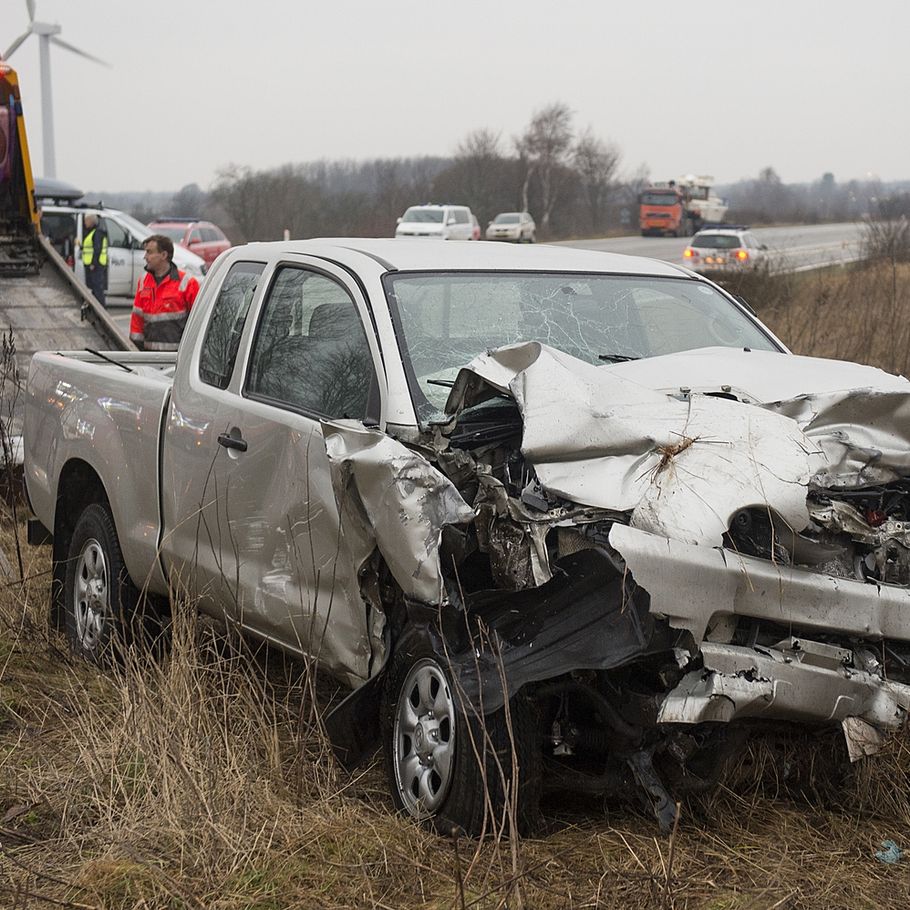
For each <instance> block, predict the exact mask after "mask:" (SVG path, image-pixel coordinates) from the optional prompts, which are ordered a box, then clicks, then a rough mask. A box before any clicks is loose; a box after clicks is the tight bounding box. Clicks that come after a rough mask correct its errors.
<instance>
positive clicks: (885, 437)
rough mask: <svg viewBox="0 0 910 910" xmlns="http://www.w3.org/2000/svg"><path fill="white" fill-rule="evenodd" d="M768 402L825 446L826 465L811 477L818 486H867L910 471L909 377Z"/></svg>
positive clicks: (770, 407)
mask: <svg viewBox="0 0 910 910" xmlns="http://www.w3.org/2000/svg"><path fill="white" fill-rule="evenodd" d="M884 375H886V376H887V374H884ZM891 378H892V379H895V380H896V379H897V378H898V377H891ZM764 407H765V408H766V409H767V410H771V411H774V412H775V413H777V414H783V415H786V416H787V417H790V418H792V419H793V420H794V421H796V423H798V424H799V426H800V427H801V428H802V430H803V432H804V433H805V434H806V436H808V437H809V438H810V439H812V440H813V442H815V443H816V445H818V446H819V447H820V448H821V450H822V451H823V452H824V455H825V465H824V467H823V468H822V469H821V470H819V471H818V472H817V473H816V474H815V476H814V477H813V478H812V483H813V485H814V486H818V487H825V488H837V487H840V488H851V487H863V486H869V485H871V484H880V483H890V482H892V481H894V480H897V479H898V478H900V477H906V476H907V475H908V474H910V383H908V382H907V381H906V380H903V379H901V385H900V386H899V387H898V388H885V389H879V388H860V389H849V390H846V391H837V392H828V393H825V394H819V395H800V396H798V397H796V398H791V399H790V400H789V401H781V402H777V403H774V404H768V405H765V406H764Z"/></svg>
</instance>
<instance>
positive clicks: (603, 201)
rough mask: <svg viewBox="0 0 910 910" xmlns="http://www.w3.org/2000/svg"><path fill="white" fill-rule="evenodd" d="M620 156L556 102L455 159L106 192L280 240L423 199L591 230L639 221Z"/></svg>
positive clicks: (821, 207)
mask: <svg viewBox="0 0 910 910" xmlns="http://www.w3.org/2000/svg"><path fill="white" fill-rule="evenodd" d="M620 162H621V153H620V150H619V147H618V146H617V145H616V144H615V143H614V142H612V141H609V140H606V139H604V138H602V137H600V136H598V135H596V133H595V132H594V131H593V129H592V128H590V127H587V128H581V129H580V128H578V126H577V125H576V123H575V118H574V114H573V112H572V110H571V108H570V107H569V106H568V105H567V104H566V103H564V102H562V101H556V102H553V103H551V104H548V105H546V106H544V107H542V108H540V109H539V110H537V111H535V112H534V114H533V115H532V117H531V118H530V120H529V122H528V124H527V125H526V127H525V128H524V129H523V130H522V132H521V133H520V134H519V135H517V136H512V137H504V136H503V135H502V134H501V133H499V132H496V131H494V130H491V129H488V128H481V129H475V130H473V131H472V132H470V133H468V134H467V135H466V136H465V137H464V139H463V140H462V141H461V142H460V143H459V144H458V147H457V148H456V150H455V153H454V155H452V156H450V157H441V156H415V157H406V158H375V159H370V160H365V161H354V160H323V161H315V162H306V163H300V164H285V165H282V166H280V167H276V168H270V169H265V170H256V169H253V168H251V167H248V166H243V165H230V166H228V167H226V168H224V169H223V170H222V171H221V172H220V173H219V174H218V176H217V178H216V180H215V182H214V184H213V186H212V187H211V189H210V190H208V191H203V190H202V189H200V188H199V187H198V186H197V185H195V184H191V185H189V186H186V187H184V188H183V189H181V190H180V191H179V192H178V193H176V194H174V195H173V197H171V198H170V201H169V203H168V204H166V205H162V202H161V195H160V194H156V195H155V196H154V197H152V196H151V195H149V197H148V198H146V199H143V198H142V196H141V194H108V195H107V196H106V197H105V201H106V202H107V204H109V205H113V206H115V207H123V208H128V209H130V210H131V211H132V212H133V214H134V215H136V217H138V218H140V219H142V220H152V219H153V218H155V217H156V216H158V215H160V214H163V213H169V214H172V215H196V216H199V217H204V218H207V219H210V220H212V221H216V222H218V223H219V224H221V225H222V227H223V228H224V229H225V230H226V231H227V232H228V234H229V235H230V236H231V239H232V240H234V241H236V242H243V241H248V240H277V239H281V238H282V237H283V236H285V233H287V235H288V236H290V237H291V238H294V239H301V238H306V237H320V236H321V237H327V236H362V237H383V236H392V235H393V234H394V232H395V225H396V220H397V219H398V217H399V216H401V214H402V213H403V212H404V210H405V209H406V208H407V207H408V206H410V205H415V204H421V203H428V202H448V203H456V204H462V205H468V206H470V208H471V210H472V211H473V212H474V214H475V215H477V217H478V219H479V220H480V222H481V225H482V226H486V224H487V222H488V221H490V220H491V219H492V218H493V217H495V215H496V214H497V213H499V212H504V211H518V210H521V211H528V212H530V213H531V214H532V215H533V216H534V218H535V220H536V221H537V226H538V237H539V238H541V239H560V238H568V237H591V236H600V235H604V234H609V233H615V234H623V233H635V232H636V231H637V229H638V195H639V193H640V191H641V189H642V188H643V187H644V186H645V185H647V184H648V183H649V182H650V174H649V171H648V168H647V166H641V167H639V168H638V169H637V170H636V171H635V172H634V173H632V174H631V175H628V174H627V175H621V174H620V171H619V167H620ZM685 166H686V163H683V167H685ZM683 167H681V168H680V172H681V173H682V172H683ZM675 176H678V175H677V174H661V175H656V179H659V180H666V179H669V178H672V177H675ZM715 189H716V191H717V192H718V193H719V194H720V195H721V196H723V197H725V198H726V199H727V201H728V204H729V209H728V212H727V220H728V221H731V222H745V223H749V224H771V223H782V222H783V223H787V222H790V223H815V222H824V221H850V220H856V219H859V218H864V217H884V218H893V217H899V216H900V215H910V190H908V185H893V184H892V185H884V184H883V183H882V182H881V181H879V180H877V179H871V178H870V179H868V180H864V181H861V180H850V181H849V182H846V183H838V182H837V180H836V179H835V177H834V174H832V173H830V172H827V173H824V174H823V175H822V176H821V177H820V178H819V179H818V180H816V181H813V182H811V183H791V184H787V183H784V182H783V180H782V179H781V177H780V176H779V175H778V173H777V171H776V170H775V169H774V168H773V167H766V168H764V169H762V170H761V172H760V173H759V175H758V176H757V177H755V178H747V179H743V180H740V181H737V182H736V183H733V184H729V185H726V186H719V187H716V188H715ZM162 210H165V211H162Z"/></svg>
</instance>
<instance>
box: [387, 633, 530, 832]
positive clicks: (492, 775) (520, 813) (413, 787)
mask: <svg viewBox="0 0 910 910" xmlns="http://www.w3.org/2000/svg"><path fill="white" fill-rule="evenodd" d="M460 704H461V700H460V699H459V698H458V697H457V695H456V691H455V688H454V687H453V685H452V675H451V672H450V670H449V669H448V667H447V666H446V662H445V660H444V659H441V658H440V657H439V656H438V655H437V654H436V653H435V652H434V651H433V649H432V648H431V647H430V645H429V643H428V642H426V640H420V639H418V640H417V641H416V643H415V644H414V645H413V646H411V647H408V646H399V647H398V648H397V649H396V651H395V653H394V654H393V656H392V659H391V662H390V665H389V672H388V677H387V681H386V689H385V694H384V698H383V710H382V742H383V753H384V757H385V763H386V771H387V774H388V780H389V787H390V790H391V793H392V799H393V801H394V803H395V807H396V808H397V809H398V810H399V811H400V812H402V813H403V814H407V815H410V816H411V818H413V819H414V820H415V821H417V822H419V823H420V824H422V825H424V826H425V827H427V828H429V829H430V830H433V831H436V832H437V833H438V834H442V835H450V834H451V833H452V831H453V830H456V831H459V832H460V833H464V834H466V835H468V836H469V837H477V836H480V835H481V834H482V833H483V832H484V831H486V832H491V831H493V830H498V829H499V828H500V826H502V825H503V819H504V817H505V807H506V796H505V794H506V792H507V788H508V789H511V777H512V763H513V757H514V758H515V759H517V765H518V769H519V774H518V794H517V802H516V809H517V812H516V816H517V822H518V828H519V831H520V832H521V833H526V832H529V831H532V830H533V829H534V828H535V827H536V826H537V823H538V818H539V804H540V790H541V749H540V745H539V743H538V742H537V728H536V715H535V712H534V711H533V707H532V705H531V704H530V702H529V701H528V700H527V699H526V698H524V697H522V696H521V695H520V694H519V695H517V696H513V698H512V699H511V700H510V702H509V719H510V720H511V726H512V734H513V738H511V739H510V736H509V730H508V724H507V720H506V712H505V709H504V708H501V709H500V710H499V711H496V712H494V713H493V714H490V715H488V716H486V717H485V718H483V721H481V720H480V719H478V718H476V717H473V716H470V717H468V716H465V712H464V711H463V710H462V709H461V708H460ZM468 711H469V712H470V708H469V709H468ZM479 756H480V757H479ZM487 797H489V799H487ZM504 830H505V832H506V833H508V831H509V828H508V825H506V826H505V828H504Z"/></svg>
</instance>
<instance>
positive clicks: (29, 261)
mask: <svg viewBox="0 0 910 910" xmlns="http://www.w3.org/2000/svg"><path fill="white" fill-rule="evenodd" d="M0 278H2V279H3V280H2V284H0V333H2V335H3V341H4V349H5V350H9V351H10V353H11V354H14V355H15V366H16V367H17V368H18V371H19V373H20V374H21V375H23V376H24V375H25V373H27V372H28V363H29V361H30V360H31V357H32V354H34V352H35V351H42V350H48V349H52V350H60V349H72V348H79V349H83V350H96V349H99V348H100V349H106V348H112V349H115V350H121V351H123V350H135V346H134V345H133V344H132V342H130V341H129V339H127V338H125V337H124V336H123V335H122V334H121V332H120V330H119V329H118V328H117V325H116V323H115V322H114V321H113V320H112V319H111V317H110V316H109V315H108V313H107V311H106V310H105V309H104V308H103V307H102V306H101V305H100V304H99V303H98V302H97V301H96V300H95V298H94V297H93V296H92V295H91V294H90V293H89V291H88V289H87V288H86V287H85V286H84V285H83V284H82V283H81V282H80V281H79V280H78V279H77V278H76V276H75V275H74V274H73V271H72V269H71V268H70V267H69V266H68V265H67V263H66V262H65V261H64V260H63V259H62V258H61V256H60V254H59V253H58V252H57V251H56V250H55V249H54V247H53V246H52V245H51V244H50V242H49V241H48V239H47V238H46V237H45V236H44V235H43V234H42V233H41V226H40V211H39V209H38V205H37V203H36V199H35V180H34V177H33V175H32V164H31V158H30V157H29V150H28V137H27V134H26V127H25V117H24V114H23V107H22V98H21V94H20V90H19V78H18V76H17V74H16V71H15V70H14V69H13V68H12V67H11V66H9V65H8V64H7V63H5V62H4V61H3V60H0ZM4 367H5V365H4ZM4 375H9V373H8V371H7V370H6V369H5V368H4ZM0 399H2V415H3V416H2V423H3V427H2V429H3V431H4V432H5V433H7V434H8V435H9V436H11V437H15V436H17V435H18V432H19V428H20V425H21V414H20V407H19V404H18V383H17V382H15V381H14V382H4V383H3V387H2V388H0Z"/></svg>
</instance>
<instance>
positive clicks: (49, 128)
mask: <svg viewBox="0 0 910 910" xmlns="http://www.w3.org/2000/svg"><path fill="white" fill-rule="evenodd" d="M25 5H26V7H27V8H28V23H29V24H28V29H26V31H24V32H23V33H22V34H21V35H20V36H19V37H18V38H17V39H16V40H15V41H14V42H13V43H12V44H11V45H10V46H9V47H8V48H7V49H6V53H5V54H4V55H3V57H4V59H6V60H8V59H9V58H10V57H11V56H12V55H13V54H14V53H15V52H16V51H17V50H18V48H19V45H20V44H22V42H23V41H25V40H26V39H27V38H28V37H29V36H30V35H37V36H38V40H39V42H40V43H39V45H38V50H39V54H40V61H41V130H42V134H43V135H42V138H43V140H44V176H45V177H56V176H57V160H56V157H55V154H54V102H53V98H52V93H51V43H53V44H56V45H58V46H59V47H62V48H64V49H65V50H68V51H71V52H72V53H74V54H78V55H79V56H80V57H85V58H86V59H87V60H93V61H94V62H95V63H100V64H101V65H102V66H110V64H108V63H105V62H104V61H103V60H99V59H98V57H93V56H92V55H91V54H87V53H86V52H85V51H81V50H79V48H78V47H73V45H72V44H69V43H67V42H66V41H64V40H63V39H62V38H58V37H57V36H58V35H59V34H60V32H61V31H63V29H62V28H61V27H60V26H59V25H57V24H56V23H54V24H51V23H50V22H36V21H35V0H25Z"/></svg>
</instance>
